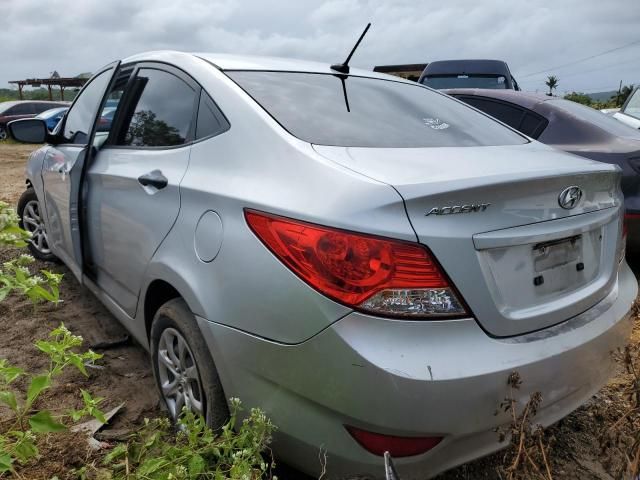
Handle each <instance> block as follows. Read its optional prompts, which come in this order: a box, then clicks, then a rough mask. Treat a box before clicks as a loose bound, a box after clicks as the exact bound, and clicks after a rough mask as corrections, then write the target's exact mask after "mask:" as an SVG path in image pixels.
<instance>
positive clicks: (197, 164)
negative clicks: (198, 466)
mask: <svg viewBox="0 0 640 480" xmlns="http://www.w3.org/2000/svg"><path fill="white" fill-rule="evenodd" d="M345 70H346V69H342V71H340V72H338V71H336V70H334V69H332V68H331V67H330V66H328V65H324V64H319V63H312V62H305V61H299V60H287V59H274V58H257V57H239V56H229V55H214V54H187V53H178V52H152V53H146V54H140V55H136V56H133V57H129V58H127V59H125V60H123V61H122V62H116V63H114V64H112V65H109V66H107V67H105V68H103V69H101V70H100V71H98V73H97V74H96V75H95V76H94V77H93V78H92V79H91V80H90V81H89V82H88V83H87V85H86V86H85V87H84V88H83V90H82V91H81V92H80V94H79V95H78V97H77V98H76V99H75V101H74V103H73V105H72V106H71V108H70V110H69V111H68V112H67V114H66V115H65V117H64V119H63V120H62V122H61V124H60V125H58V127H57V128H56V130H55V131H54V132H53V133H52V134H47V133H46V128H45V127H44V124H43V123H42V122H41V121H40V120H33V119H31V120H19V121H16V122H13V123H11V124H10V130H11V132H12V135H13V136H14V137H15V138H16V139H18V140H22V141H31V142H42V141H44V140H46V141H47V144H46V145H45V146H43V147H41V148H39V149H38V150H37V151H35V152H34V153H33V154H32V155H31V157H30V159H29V162H28V168H27V180H26V181H27V189H26V191H25V193H24V195H23V196H22V198H21V200H20V204H19V206H18V207H19V214H20V216H21V219H22V224H23V225H24V227H25V228H26V229H28V230H29V231H31V232H32V235H33V238H32V240H31V246H30V248H31V250H32V252H33V253H34V254H35V255H36V256H38V257H40V258H45V259H54V258H58V259H60V260H62V261H63V262H64V263H65V264H66V265H67V266H68V267H69V269H70V270H71V272H73V274H74V275H75V276H76V277H77V279H78V280H79V281H80V282H82V283H83V284H84V285H86V286H87V288H88V289H90V290H91V291H92V292H93V293H95V295H96V296H97V297H98V298H99V299H100V300H101V301H102V302H103V303H104V304H105V305H106V306H107V308H109V310H110V311H111V312H112V313H113V314H114V316H115V317H116V318H118V319H119V320H120V321H121V322H122V324H123V325H125V327H126V328H127V329H129V331H130V332H131V333H132V335H133V336H134V337H135V338H136V339H137V341H138V342H140V344H142V345H143V346H144V347H145V348H147V349H148V350H149V351H150V353H151V364H152V367H153V371H154V375H155V378H156V381H157V383H158V390H159V393H160V395H161V397H162V399H163V402H164V404H165V405H166V406H167V409H168V411H169V413H170V414H171V416H172V417H174V418H175V417H177V416H178V415H179V414H180V412H181V411H182V409H183V408H189V409H191V410H193V411H195V412H197V413H200V414H202V415H204V416H205V417H206V419H207V421H208V422H209V423H210V424H211V425H213V426H214V427H217V426H220V425H221V423H222V422H223V421H225V420H226V419H227V417H228V406H227V400H226V399H228V398H229V397H239V398H240V399H241V400H242V401H243V402H244V404H245V405H246V406H248V407H260V408H262V409H263V410H264V411H265V412H266V413H267V415H268V416H269V417H271V419H272V420H273V422H274V423H275V424H276V425H277V426H278V432H277V434H276V436H275V439H274V445H273V447H274V451H275V453H276V455H278V457H279V458H281V459H282V460H283V461H285V462H286V463H288V464H290V465H291V466H293V467H296V468H298V469H300V470H302V471H304V472H306V473H308V474H312V475H317V474H318V472H319V471H320V468H321V464H320V462H319V460H318V453H319V450H320V448H322V449H323V450H324V451H326V453H327V456H328V463H327V468H328V475H329V476H331V477H345V476H355V475H365V476H370V477H380V476H383V475H384V470H383V456H382V455H383V454H384V452H385V451H388V452H389V453H390V454H391V455H392V456H393V457H394V458H395V459H396V466H397V468H398V470H399V472H400V475H401V476H402V477H403V478H413V477H417V478H426V477H429V476H433V475H436V474H437V473H438V472H441V471H443V470H446V469H448V468H450V467H453V466H455V465H458V464H461V463H463V462H466V461H468V460H471V459H473V458H476V457H479V456H481V455H485V454H487V453H489V452H492V451H495V450H497V449H499V448H501V447H504V446H505V443H501V442H500V439H499V437H498V435H497V434H496V433H495V432H494V429H495V428H496V427H497V426H500V425H503V424H506V423H508V422H509V418H508V416H506V415H504V414H499V415H497V416H496V415H494V412H495V411H496V408H497V407H498V406H499V404H500V403H501V402H502V401H503V399H504V398H505V396H506V395H507V394H508V392H509V386H508V383H507V382H508V379H509V376H510V375H511V373H512V372H513V371H517V372H518V373H519V374H520V376H521V378H522V379H523V385H522V388H521V389H520V390H519V391H518V392H517V395H518V398H517V400H518V402H519V404H520V405H522V404H524V403H525V402H526V401H527V399H528V397H529V395H530V394H531V393H533V392H541V393H542V395H543V398H544V401H543V403H542V405H541V407H540V409H539V412H538V415H537V416H536V418H535V421H536V423H541V424H542V425H548V424H551V423H553V422H555V421H557V420H559V419H560V418H562V417H563V416H565V415H567V414H568V413H569V412H571V411H572V410H574V409H575V408H577V407H578V406H579V405H581V404H582V403H584V402H585V401H586V400H587V399H589V398H590V397H591V395H592V394H593V393H594V392H596V391H597V390H598V389H599V388H600V387H601V386H602V385H604V384H605V383H606V382H607V379H608V378H609V377H610V375H611V374H612V372H613V368H614V363H613V361H612V359H611V357H610V352H611V351H612V350H614V349H615V348H617V347H619V346H622V345H623V344H624V343H625V341H626V340H627V338H628V335H629V333H630V329H631V326H632V320H631V317H630V313H629V311H630V307H631V304H632V302H633V301H634V298H635V296H636V293H637V283H636V280H635V278H634V276H633V274H632V273H631V271H630V270H629V268H628V266H627V264H626V263H625V260H624V238H623V222H622V216H623V198H622V194H621V192H620V178H621V174H620V170H619V169H618V168H617V167H615V166H612V165H607V164H603V163H599V162H593V161H588V160H584V159H581V158H578V157H575V156H572V155H568V154H565V153H562V152H559V151H556V150H553V149H551V148H550V147H547V146H545V145H543V144H540V143H537V142H535V141H531V140H530V139H528V138H527V137H525V136H523V135H521V134H520V133H518V132H516V131H514V130H511V129H510V128H508V127H506V126H504V125H503V124H501V123H499V122H497V121H495V120H493V119H492V118H490V117H488V116H486V115H485V114H483V113H480V112H478V111H477V110H474V109H472V108H470V107H468V106H466V105H465V104H463V103H462V102H459V101H457V100H455V99H452V98H451V97H449V96H446V95H443V94H441V93H438V92H436V91H434V90H431V89H428V88H426V87H423V86H420V85H418V84H416V83H414V82H408V81H404V80H401V79H398V78H395V77H389V76H385V75H382V74H375V73H372V72H368V71H363V70H356V69H351V70H350V71H349V72H348V73H345ZM113 100H117V102H114V101H113ZM107 102H111V105H113V104H114V103H115V104H116V105H117V110H116V111H115V114H114V117H113V121H112V122H111V124H110V128H109V129H108V131H102V129H99V128H98V122H99V119H100V118H101V116H102V110H103V108H105V106H106V105H107ZM107 108H109V107H107ZM45 136H46V138H45Z"/></svg>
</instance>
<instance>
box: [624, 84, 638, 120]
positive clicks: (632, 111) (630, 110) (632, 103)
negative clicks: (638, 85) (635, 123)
mask: <svg viewBox="0 0 640 480" xmlns="http://www.w3.org/2000/svg"><path fill="white" fill-rule="evenodd" d="M623 113H626V114H627V115H630V116H632V117H635V118H640V89H637V90H636V91H635V92H633V93H632V94H631V98H630V99H629V100H628V101H627V104H626V105H625V106H624V110H623Z"/></svg>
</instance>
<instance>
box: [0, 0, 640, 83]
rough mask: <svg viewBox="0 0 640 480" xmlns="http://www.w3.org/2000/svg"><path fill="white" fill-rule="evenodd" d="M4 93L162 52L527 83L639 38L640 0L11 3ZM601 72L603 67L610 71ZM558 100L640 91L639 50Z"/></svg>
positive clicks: (3, 2) (0, 78)
mask: <svg viewBox="0 0 640 480" xmlns="http://www.w3.org/2000/svg"><path fill="white" fill-rule="evenodd" d="M0 11H2V12H3V13H4V19H3V20H2V22H1V23H2V28H0V45H2V47H1V48H0V87H4V86H6V82H7V81H8V80H13V79H21V78H26V77H35V76H47V75H48V74H49V73H50V72H51V71H53V70H54V69H55V70H57V71H58V72H60V73H61V74H62V75H75V74H77V73H80V72H85V71H92V70H95V69H97V68H98V67H99V66H101V65H103V64H106V63H108V62H110V61H112V60H114V59H117V58H124V57H126V56H128V55H131V54H133V53H137V52H140V51H144V50H155V49H159V48H173V49H178V50H187V51H214V52H216V51H217V52H231V53H251V54H268V55H281V56H293V57H299V58H310V59H316V60H320V61H325V62H336V61H340V60H343V59H344V57H345V56H346V54H347V53H348V51H349V49H350V48H351V46H352V45H353V43H354V42H355V40H356V39H357V37H358V35H359V34H360V32H361V31H362V29H363V28H364V26H365V24H366V23H367V22H368V21H371V22H372V23H373V26H372V28H371V30H370V31H369V33H368V35H367V37H366V38H365V40H364V42H363V43H362V45H361V47H360V50H359V51H358V52H357V54H356V56H354V58H353V60H352V64H353V65H357V66H361V67H365V68H371V67H373V66H374V65H377V64H389V63H422V62H428V61H430V60H436V59H443V58H469V57H470V58H500V59H504V60H506V61H507V62H508V63H509V65H510V66H511V68H512V71H513V73H514V75H515V76H516V78H519V79H520V81H521V83H522V84H523V85H524V86H526V87H527V88H529V89H535V88H541V89H544V84H543V82H544V78H545V75H547V74H540V75H537V76H534V77H528V78H524V76H525V75H526V74H528V73H531V72H536V71H538V70H542V69H545V68H548V67H553V66H555V65H562V64H565V63H568V62H571V61H573V60H576V59H578V58H582V57H586V56H589V55H593V54H595V53H599V52H601V51H604V50H607V49H611V48H615V47H617V46H619V45H623V44H625V43H629V42H632V41H634V40H639V39H640V33H639V32H638V28H637V26H638V25H640V6H639V5H638V3H637V0H619V1H618V2H616V5H615V8H613V7H612V5H611V4H610V3H608V2H602V1H595V0H585V1H578V0H565V1H563V2H557V1H555V2H551V1H538V2H531V1H525V0H512V1H511V2H508V3H505V2H502V1H497V0H485V1H482V2H478V1H477V0H473V1H471V0H464V1H463V0H450V1H447V2H433V1H430V2H427V1H420V0H328V1H325V2H312V1H309V0H271V1H264V0H262V1H258V0H243V1H239V0H235V1H234V0H171V1H166V0H137V1H134V0H48V1H46V2H43V1H42V0H0ZM599 67H602V68H599ZM549 73H553V74H555V75H557V76H558V77H559V78H560V86H559V91H560V92H562V91H564V90H573V89H576V90H587V89H599V88H603V89H605V88H606V89H608V88H610V87H615V86H616V85H617V84H618V82H619V81H620V80H623V81H624V83H640V45H636V46H634V47H630V48H627V49H622V50H619V51H617V52H614V53H611V54H610V55H606V56H603V57H599V58H596V59H593V60H591V61H588V62H583V63H580V64H577V65H575V66H571V67H567V68H561V69H557V71H554V72H549Z"/></svg>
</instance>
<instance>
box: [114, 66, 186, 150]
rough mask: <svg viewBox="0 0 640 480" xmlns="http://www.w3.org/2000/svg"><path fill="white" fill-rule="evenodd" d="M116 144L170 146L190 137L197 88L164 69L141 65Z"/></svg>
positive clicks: (179, 143) (132, 85) (181, 142)
mask: <svg viewBox="0 0 640 480" xmlns="http://www.w3.org/2000/svg"><path fill="white" fill-rule="evenodd" d="M130 89H131V101H130V105H131V106H132V108H130V109H129V111H128V112H127V114H126V118H125V120H124V123H123V126H124V128H123V129H122V133H121V135H120V137H121V138H120V139H119V140H118V141H117V144H118V145H128V146H135V147H173V146H178V145H183V144H185V143H187V142H190V141H191V140H192V139H193V130H194V128H193V127H194V126H195V125H194V112H195V108H197V104H196V101H197V99H198V97H197V92H196V90H195V89H194V88H192V87H191V86H190V85H188V84H187V83H186V82H184V81H183V80H182V79H180V78H178V77H177V76H176V75H173V74H171V73H169V72H166V71H164V70H159V69H155V68H141V69H140V70H138V73H137V74H136V77H135V78H134V80H133V82H132V84H131V86H130Z"/></svg>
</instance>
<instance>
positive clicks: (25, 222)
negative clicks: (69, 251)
mask: <svg viewBox="0 0 640 480" xmlns="http://www.w3.org/2000/svg"><path fill="white" fill-rule="evenodd" d="M42 210H43V209H42V208H41V205H40V201H39V200H38V197H37V195H36V192H35V190H34V189H33V188H32V187H29V188H27V189H26V190H25V191H24V193H23V194H22V195H21V196H20V200H18V217H20V221H19V226H20V228H22V229H24V230H26V231H28V232H29V233H31V235H32V238H31V240H29V242H28V247H29V251H30V252H31V254H32V255H33V256H34V257H35V258H37V259H39V260H44V261H46V262H59V260H58V257H56V256H55V255H54V254H53V253H51V249H50V248H49V242H48V239H47V231H46V228H45V224H44V213H43V211H42Z"/></svg>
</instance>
